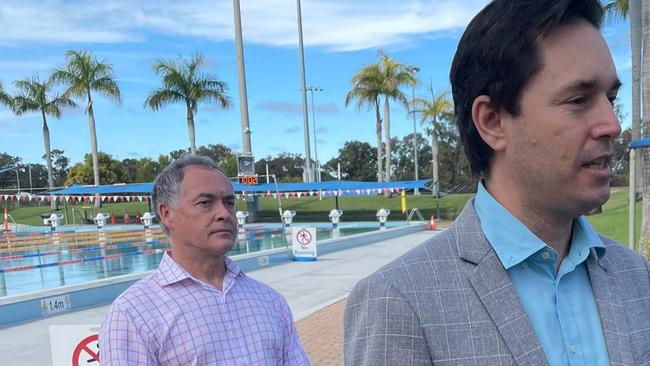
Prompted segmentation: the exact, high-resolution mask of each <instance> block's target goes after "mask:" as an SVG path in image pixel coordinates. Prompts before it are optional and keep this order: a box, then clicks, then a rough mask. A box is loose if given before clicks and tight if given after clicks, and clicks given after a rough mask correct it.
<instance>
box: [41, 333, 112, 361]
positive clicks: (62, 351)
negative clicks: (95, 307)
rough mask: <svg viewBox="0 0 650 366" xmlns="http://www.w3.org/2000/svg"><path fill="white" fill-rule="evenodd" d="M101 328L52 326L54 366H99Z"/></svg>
mask: <svg viewBox="0 0 650 366" xmlns="http://www.w3.org/2000/svg"><path fill="white" fill-rule="evenodd" d="M98 331H99V326H98V325H93V324H86V325H50V345H51V347H52V365H53V366H81V365H90V366H98V365H99V364H100V363H99V336H98V334H97V333H98Z"/></svg>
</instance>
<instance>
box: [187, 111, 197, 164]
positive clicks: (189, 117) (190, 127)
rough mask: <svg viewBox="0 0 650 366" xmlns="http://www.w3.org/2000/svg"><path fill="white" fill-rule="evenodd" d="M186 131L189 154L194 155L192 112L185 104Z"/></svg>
mask: <svg viewBox="0 0 650 366" xmlns="http://www.w3.org/2000/svg"><path fill="white" fill-rule="evenodd" d="M187 132H188V133H189V134H190V154H192V155H196V142H195V137H194V112H193V111H192V108H191V107H190V106H189V105H188V106H187Z"/></svg>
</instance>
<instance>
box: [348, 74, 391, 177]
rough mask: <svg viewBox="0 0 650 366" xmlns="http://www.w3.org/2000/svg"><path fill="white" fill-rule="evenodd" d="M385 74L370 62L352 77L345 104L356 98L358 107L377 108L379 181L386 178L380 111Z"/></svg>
mask: <svg viewBox="0 0 650 366" xmlns="http://www.w3.org/2000/svg"><path fill="white" fill-rule="evenodd" d="M382 80H383V75H382V73H381V69H380V68H379V65H377V64H370V65H366V66H364V67H362V68H361V69H359V71H357V73H356V75H354V76H353V77H352V89H351V90H350V91H349V92H348V94H347V96H346V97H345V106H346V107H347V106H348V105H349V104H350V103H351V102H352V101H353V100H356V109H361V108H364V107H365V108H373V107H374V109H375V117H376V123H375V132H376V135H377V151H376V154H375V155H376V158H377V171H376V176H377V182H382V181H383V179H384V171H383V158H382V149H381V148H382V137H381V114H380V113H379V104H380V101H379V96H380V94H381V91H382V84H383V81H382Z"/></svg>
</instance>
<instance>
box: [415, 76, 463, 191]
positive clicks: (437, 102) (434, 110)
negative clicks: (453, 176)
mask: <svg viewBox="0 0 650 366" xmlns="http://www.w3.org/2000/svg"><path fill="white" fill-rule="evenodd" d="M429 92H430V93H431V99H424V98H416V99H415V100H414V101H413V108H412V111H413V112H412V113H418V114H420V121H421V123H422V125H423V126H426V125H429V132H430V133H431V156H432V159H431V161H432V164H433V187H432V188H433V194H434V195H435V196H438V192H439V190H440V186H439V184H438V182H439V175H438V129H439V128H440V123H441V121H442V120H443V119H444V118H445V116H448V115H450V114H451V113H452V112H453V110H454V106H453V103H452V102H451V100H450V99H449V92H438V93H434V91H433V85H432V84H431V83H429Z"/></svg>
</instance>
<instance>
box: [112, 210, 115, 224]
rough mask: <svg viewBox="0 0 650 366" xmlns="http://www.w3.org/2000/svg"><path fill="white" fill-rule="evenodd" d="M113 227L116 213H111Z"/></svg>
mask: <svg viewBox="0 0 650 366" xmlns="http://www.w3.org/2000/svg"><path fill="white" fill-rule="evenodd" d="M111 225H115V212H111Z"/></svg>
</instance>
